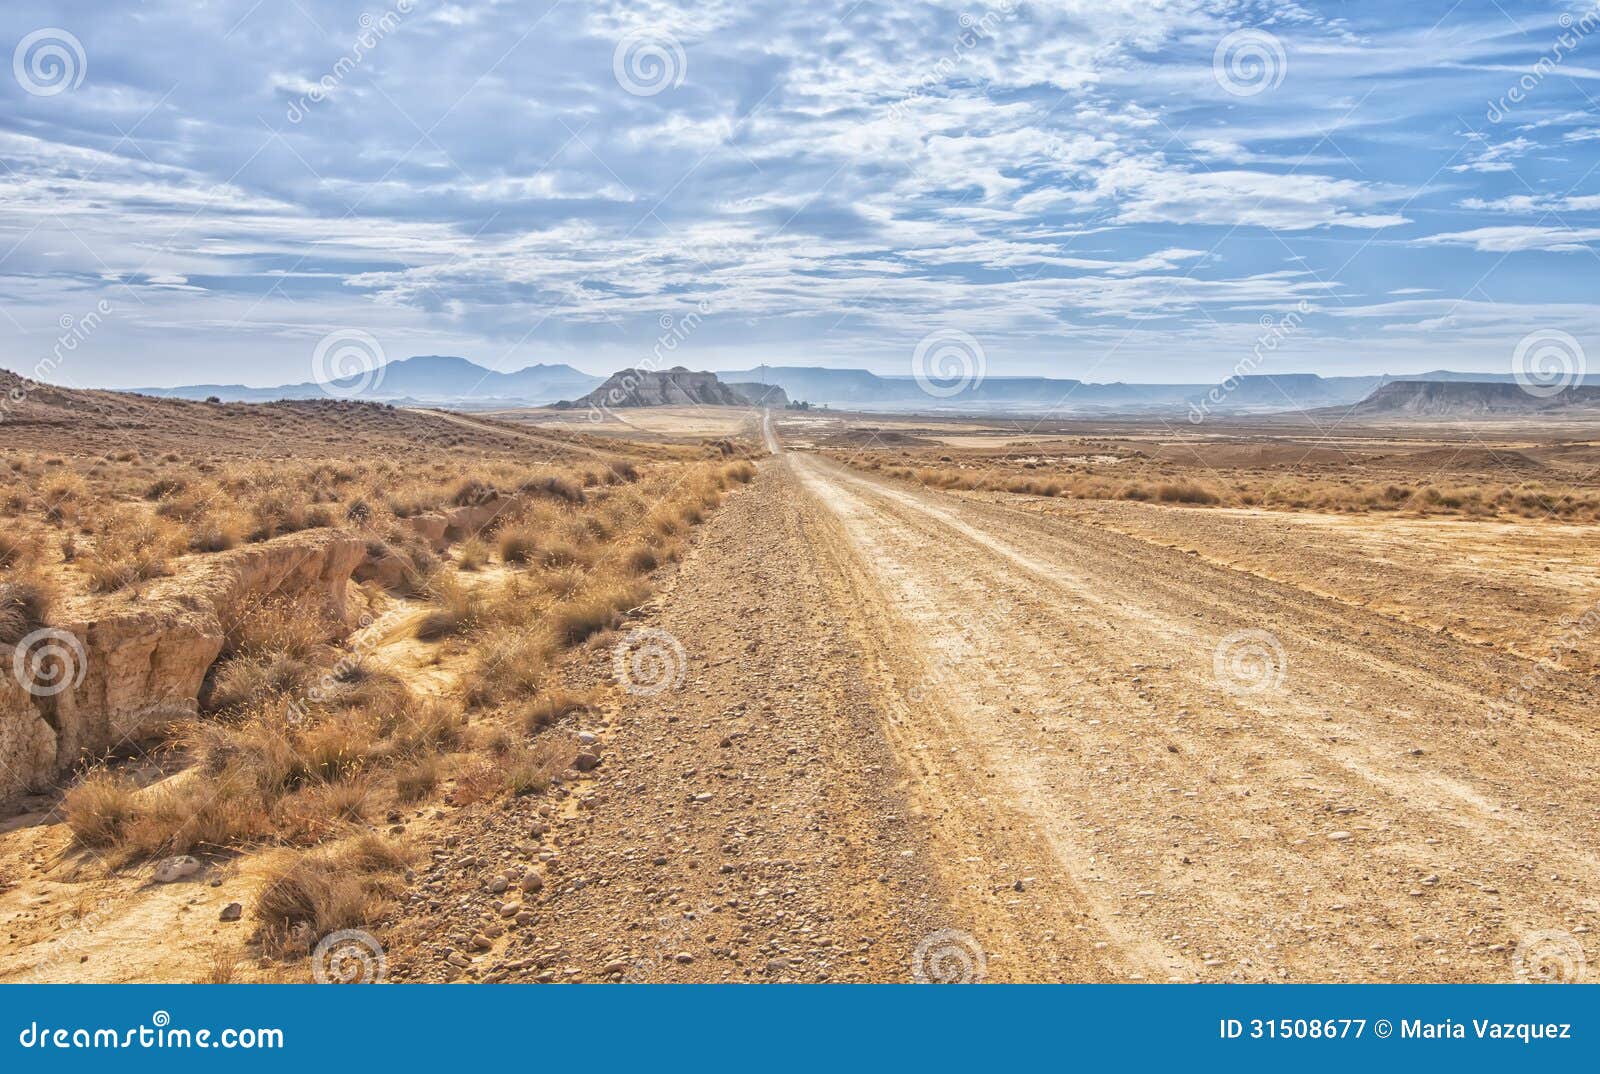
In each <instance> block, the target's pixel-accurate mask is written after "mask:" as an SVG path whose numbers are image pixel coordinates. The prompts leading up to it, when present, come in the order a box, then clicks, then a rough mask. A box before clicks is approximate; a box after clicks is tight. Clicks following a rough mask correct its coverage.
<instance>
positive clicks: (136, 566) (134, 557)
mask: <svg viewBox="0 0 1600 1074" xmlns="http://www.w3.org/2000/svg"><path fill="white" fill-rule="evenodd" d="M184 547H185V541H184V540H183V535H182V533H181V531H179V530H178V529H177V527H175V526H174V525H173V524H172V523H170V522H167V521H166V520H165V519H162V518H160V517H158V516H156V515H154V514H151V513H148V512H146V511H143V510H141V509H139V508H137V507H131V506H129V507H121V508H117V509H114V510H112V511H110V512H108V513H107V514H106V515H105V516H104V518H103V519H102V526H101V531H100V533H99V535H98V536H97V538H96V540H95V548H94V551H93V552H91V553H90V554H89V555H88V556H86V557H84V562H83V569H84V573H85V574H87V575H88V579H89V589H90V590H91V591H92V592H95V593H113V592H115V591H117V590H119V589H122V588H124V587H125V586H130V585H134V584H135V583H138V582H143V581H146V580H148V579H151V578H158V577H160V576H161V575H164V574H166V573H168V569H169V568H168V560H169V559H170V558H171V557H172V556H174V555H176V554H178V553H179V552H181V551H182V550H183V548H184Z"/></svg>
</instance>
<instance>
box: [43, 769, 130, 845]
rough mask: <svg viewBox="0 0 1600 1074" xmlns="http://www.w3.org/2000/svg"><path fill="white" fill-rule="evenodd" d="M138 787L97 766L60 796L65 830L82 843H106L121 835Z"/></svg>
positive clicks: (120, 837)
mask: <svg viewBox="0 0 1600 1074" xmlns="http://www.w3.org/2000/svg"><path fill="white" fill-rule="evenodd" d="M137 793H138V788H137V787H136V786H135V785H134V784H133V783H132V782H131V781H129V780H127V779H125V778H123V777H121V776H118V775H114V774H112V773H110V772H107V771H105V770H104V769H98V770H96V771H94V772H91V773H89V774H88V775H86V776H85V777H84V778H83V779H81V780H79V781H78V783H77V784H76V785H74V786H73V788H72V789H71V790H69V791H68V792H67V793H66V796H65V797H64V798H62V800H61V813H62V816H63V817H64V818H65V820H66V824H67V830H68V831H70V832H71V833H72V836H73V838H74V839H76V840H77V841H78V842H79V843H82V844H83V845H85V846H91V847H109V846H113V845H115V844H116V843H117V842H119V841H120V840H121V839H122V836H123V832H124V830H125V829H126V827H127V824H128V822H129V821H130V820H132V819H133V815H134V811H135V795H136V794H137Z"/></svg>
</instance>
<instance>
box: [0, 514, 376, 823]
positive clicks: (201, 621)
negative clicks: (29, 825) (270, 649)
mask: <svg viewBox="0 0 1600 1074" xmlns="http://www.w3.org/2000/svg"><path fill="white" fill-rule="evenodd" d="M365 555H366V542H365V541H364V540H363V539H361V538H359V537H356V536H353V535H350V534H347V533H342V532H337V531H330V530H320V531H310V532H305V533H297V534H292V535H289V536H286V537H279V538H277V539H275V540H271V541H265V542H263V543H261V544H256V545H250V546H248V547H245V548H237V549H234V550H232V551H228V552H219V553H217V554H215V555H210V556H205V557H201V558H197V559H194V560H192V561H191V562H190V563H188V564H186V565H185V566H184V567H183V568H181V569H180V570H179V571H178V573H176V574H175V575H173V576H172V577H169V578H165V579H161V580H160V581H159V582H158V583H155V584H152V585H151V586H150V587H149V589H148V590H147V591H146V593H145V595H144V597H143V598H142V599H140V600H139V601H138V602H137V603H134V604H129V603H126V601H125V600H123V599H120V598H118V599H112V600H106V599H89V598H82V599H79V600H77V601H73V602H69V603H67V604H66V605H65V606H63V607H62V608H61V609H60V610H59V611H58V612H56V613H55V614H54V615H53V616H52V619H51V622H50V624H49V625H48V626H47V627H45V628H41V629H40V630H38V631H35V632H33V633H32V634H30V635H29V636H28V637H27V638H24V639H22V642H21V643H20V644H18V645H16V646H0V798H4V797H8V796H11V795H13V794H16V793H19V792H22V791H27V790H34V789H40V788H43V787H45V786H48V785H49V784H51V783H53V782H55V781H56V780H57V779H59V778H60V777H61V776H62V775H64V774H65V773H66V772H68V771H69V770H70V769H71V768H72V766H73V765H75V764H77V763H78V762H79V761H80V760H81V759H84V758H86V757H93V756H98V755H100V754H103V753H106V752H108V751H111V750H114V749H117V748H119V747H120V746H123V745H127V744H131V743H137V742H140V741H142V740H145V739H148V738H150V737H151V736H152V735H155V734H157V733H159V732H160V731H161V730H162V729H163V728H164V727H165V726H167V725H168V724H169V723H170V722H171V721H172V720H173V719H175V718H181V717H184V716H192V715H194V714H195V712H196V706H197V697H198V695H199V692H200V685H201V683H202V682H203V681H204V679H205V676H206V672H207V671H208V670H210V668H211V665H212V664H213V663H214V662H215V661H216V659H217V656H218V655H219V654H220V653H221V651H222V646H223V633H224V623H225V622H226V621H228V619H229V618H230V617H232V616H235V615H238V614H239V613H241V612H243V611H246V610H248V609H249V608H250V607H252V606H255V605H259V604H260V603H261V602H262V601H265V600H267V599H269V598H277V597H281V598H283V599H287V600H293V601H296V602H299V603H304V604H305V605H307V606H308V607H316V608H320V609H321V610H322V611H323V612H324V613H325V614H326V615H327V616H328V618H329V621H330V622H332V623H334V624H345V623H347V616H348V612H347V607H346V600H345V591H346V584H347V582H348V580H349V578H350V575H351V572H353V571H354V570H355V568H356V566H357V565H358V564H359V563H360V562H361V561H362V559H363V558H364V557H365Z"/></svg>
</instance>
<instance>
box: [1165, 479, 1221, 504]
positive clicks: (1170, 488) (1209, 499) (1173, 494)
mask: <svg viewBox="0 0 1600 1074" xmlns="http://www.w3.org/2000/svg"><path fill="white" fill-rule="evenodd" d="M1156 499H1157V500H1160V501H1161V502H1162V503H1206V504H1210V503H1216V502H1218V497H1217V495H1216V494H1215V493H1213V492H1211V491H1210V490H1208V489H1205V488H1203V487H1201V486H1200V485H1196V484H1194V483H1193V482H1188V481H1184V482H1177V483H1170V484H1165V485H1161V486H1159V487H1157V489H1156Z"/></svg>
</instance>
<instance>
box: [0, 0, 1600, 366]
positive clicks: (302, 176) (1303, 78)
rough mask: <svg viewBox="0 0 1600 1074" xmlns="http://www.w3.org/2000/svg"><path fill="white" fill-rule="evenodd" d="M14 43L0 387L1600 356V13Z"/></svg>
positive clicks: (474, 11) (1479, 361)
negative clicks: (350, 354) (921, 365)
mask: <svg viewBox="0 0 1600 1074" xmlns="http://www.w3.org/2000/svg"><path fill="white" fill-rule="evenodd" d="M0 39H3V41H4V46H5V49H6V50H7V51H9V52H10V53H11V56H12V61H13V62H12V66H11V69H10V71H9V72H0V365H3V366H6V367H8V368H11V369H14V370H17V371H19V372H23V373H25V374H30V375H31V374H33V373H34V372H36V371H37V372H42V373H44V375H45V379H50V380H54V381H57V382H60V383H67V384H76V385H82V386H88V385H104V386H135V385H169V384H178V383H194V382H210V381H222V382H243V383H246V384H254V385H267V384H276V383H283V382H288V381H301V380H307V379H310V377H311V374H312V366H311V361H312V354H313V352H314V350H315V348H316V345H317V343H318V341H319V340H320V339H322V338H323V337H325V336H327V335H328V334H329V333H331V332H338V331H342V330H359V331H363V332H367V333H370V334H371V336H372V337H373V338H374V339H376V340H377V341H378V342H379V344H380V345H381V346H382V348H383V351H384V353H385V354H387V356H388V357H390V358H400V357H405V356H408V355H412V354H429V353H442V354H459V355H462V356H465V357H467V358H470V359H472V360H474V361H477V362H479V363H481V364H483V365H487V366H491V367H494V368H498V369H515V368H518V367H521V366H523V365H526V364H529V363H532V362H536V361H565V362H570V363H572V364H573V365H576V366H578V367H579V368H582V369H585V370H587V371H590V372H595V373H606V372H610V371H612V370H614V369H616V368H620V367H623V366H627V365H631V364H635V363H638V362H640V361H643V360H646V359H647V357H648V356H649V355H650V353H651V351H652V349H653V347H654V346H655V340H656V338H657V337H658V336H659V335H660V334H661V327H660V326H661V325H662V324H663V323H665V322H666V321H667V320H668V319H671V320H673V321H676V322H679V323H681V322H682V319H683V318H684V316H685V315H686V314H688V313H689V312H690V311H696V313H697V319H698V324H697V325H696V326H695V328H694V330H693V332H692V333H691V335H690V338H689V339H688V340H687V342H686V343H685V344H684V345H683V347H682V348H680V349H679V351H678V360H680V361H682V362H683V363H684V364H688V365H690V366H693V367H696V368H709V369H718V368H722V369H727V368H741V367H748V366H751V365H755V364H757V363H759V362H767V363H771V364H814V365H858V366H865V367H867V368H871V369H875V370H878V371H880V372H886V373H908V372H910V369H909V363H910V361H911V357H912V354H913V352H914V350H915V348H916V346H917V343H918V341H919V340H920V339H922V338H923V337H925V336H927V335H928V334H929V333H930V332H938V331H940V330H947V329H957V330H960V331H963V332H966V333H969V334H971V336H972V337H973V338H975V339H976V340H978V341H979V343H980V344H981V346H982V347H983V350H984V352H985V354H986V355H987V360H988V367H989V373H990V375H1003V374H1011V373H1048V374H1054V375H1059V376H1074V377H1082V378H1085V379H1092V380H1115V379H1124V380H1144V381H1173V380H1182V381H1206V380H1215V379H1218V378H1220V377H1223V376H1226V375H1227V374H1228V373H1229V372H1231V371H1232V370H1234V369H1235V368H1237V367H1238V366H1239V364H1240V362H1241V361H1242V360H1248V358H1249V355H1250V353H1251V351H1252V348H1253V347H1254V345H1255V343H1256V341H1257V339H1258V338H1259V337H1261V335H1262V334H1263V327H1262V326H1263V323H1270V322H1274V321H1278V320H1281V319H1282V318H1283V317H1284V316H1285V315H1286V314H1288V313H1290V312H1291V311H1294V310H1296V309H1305V310H1308V311H1309V312H1307V313H1305V314H1304V315H1303V317H1301V318H1299V319H1298V320H1297V322H1296V324H1297V326H1296V327H1295V329H1294V331H1293V333H1292V335H1291V336H1290V337H1289V338H1288V339H1286V340H1285V341H1284V342H1283V344H1282V345H1281V346H1280V347H1278V349H1277V350H1276V352H1275V353H1273V354H1272V356H1271V357H1270V363H1271V364H1270V366H1268V367H1265V368H1262V369H1260V370H1259V371H1262V372H1291V371H1317V372H1323V373H1348V372H1393V373H1402V372H1419V371H1423V370H1428V369H1436V368H1454V369H1470V370H1493V371H1499V372H1505V371H1509V370H1510V368H1511V361H1512V354H1513V352H1514V350H1515V348H1516V346H1517V343H1518V341H1519V340H1521V339H1522V338H1524V337H1525V336H1527V335H1528V334H1529V333H1531V332H1538V331H1549V330H1557V331H1565V332H1569V333H1571V334H1572V335H1573V336H1575V337H1577V339H1578V340H1579V341H1580V342H1582V343H1583V344H1584V345H1586V346H1588V347H1589V349H1590V350H1595V351H1597V353H1600V338H1597V333H1596V331H1595V327H1596V325H1597V324H1600V319H1597V317H1596V314H1597V313H1600V298H1597V296H1596V288H1595V281H1596V279H1597V278H1600V276H1597V269H1600V257H1597V244H1600V175H1597V174H1596V165H1597V163H1600V104H1597V99H1600V9H1597V8H1596V6H1595V2H1594V0H1590V2H1589V3H1586V4H1568V3H1561V2H1555V3H1515V4H1513V3H1509V2H1502V3H1495V2H1492V0H1491V2H1488V3H1477V2H1474V0H1465V2H1460V3H1437V4H1435V3H1394V2H1393V0H1388V2H1385V3H1365V2H1340V3H1333V2H1326V3H1312V2H1307V3H1303V4H1301V5H1299V6H1297V5H1295V4H1292V3H1285V2H1273V3H1264V4H1256V3H1248V2H1242V0H1221V2H1212V0H1026V2H1024V0H1017V2H1015V3H1012V2H1010V0H997V2H996V3H995V4H992V5H989V6H985V5H984V3H983V2H982V0H968V2H965V3H941V2H937V0H926V2H920V3H898V2H896V3H888V2H875V0H861V2H858V3H839V4H824V3H816V4H810V3H806V4H801V3H795V2H794V0H776V2H768V0H737V2H723V0H701V2H698V3H684V4H681V5H680V4H674V3H668V2H666V0H642V2H634V3H625V4H623V3H607V2H604V0H587V2H577V0H567V2H562V3H552V4H548V5H546V3H545V2H544V0H515V2H513V0H505V2H477V3H462V4H455V3H436V2H431V0H368V2H367V3H365V4H362V3H359V2H342V0H268V2H257V0H212V2H209V3H198V2H195V0H144V2H138V3H135V2H128V3H121V4H117V5H108V4H105V3H104V2H103V0H94V2H79V0H54V2H45V3H40V2H34V0H7V2H6V4H5V5H4V10H3V11H0ZM1541 61H1542V62H1541ZM1301 303H1304V304H1305V305H1304V306H1303V307H1302V306H1301V305H1300V304H1301ZM97 305H98V308H100V309H102V310H108V311H109V312H105V313H104V315H103V316H102V317H100V318H99V323H98V325H97V326H95V327H94V328H93V329H92V331H91V332H89V333H87V338H86V339H84V340H83V341H82V342H81V343H79V344H77V345H76V346H75V347H74V348H73V349H71V350H70V351H68V352H64V358H63V360H60V361H55V360H53V359H52V358H51V356H52V352H53V350H54V349H55V348H56V340H57V337H58V336H60V335H61V334H62V329H61V325H62V324H63V323H77V322H81V321H82V319H83V318H84V317H85V316H86V315H88V314H90V313H91V312H92V311H94V310H96V308H97ZM698 311H704V313H703V314H700V313H699V312H698ZM41 363H45V364H44V365H43V366H41Z"/></svg>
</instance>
